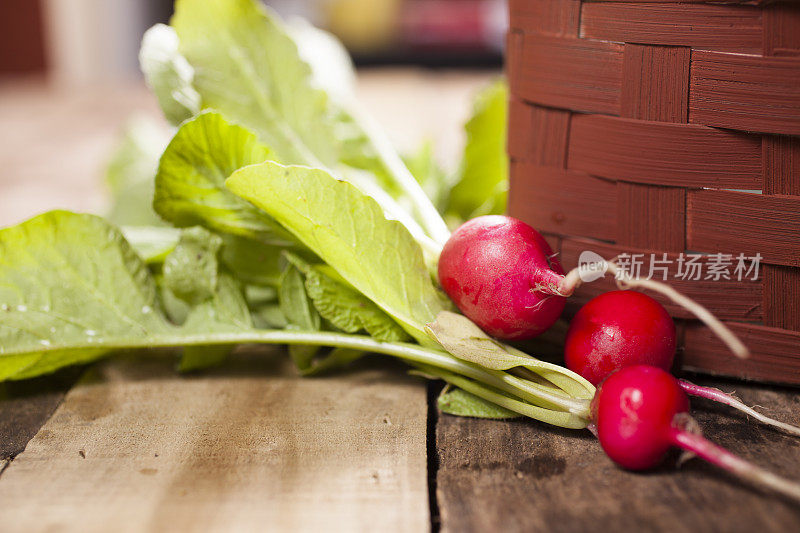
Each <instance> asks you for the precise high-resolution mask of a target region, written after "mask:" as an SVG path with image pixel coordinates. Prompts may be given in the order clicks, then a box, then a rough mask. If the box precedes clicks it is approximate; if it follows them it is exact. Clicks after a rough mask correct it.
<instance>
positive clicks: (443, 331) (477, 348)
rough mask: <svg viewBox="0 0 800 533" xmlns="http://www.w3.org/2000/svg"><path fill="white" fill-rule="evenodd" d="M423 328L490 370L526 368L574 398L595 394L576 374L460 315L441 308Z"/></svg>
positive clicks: (453, 350)
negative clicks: (507, 342)
mask: <svg viewBox="0 0 800 533" xmlns="http://www.w3.org/2000/svg"><path fill="white" fill-rule="evenodd" d="M425 330H426V331H427V332H428V334H429V335H430V336H431V338H433V339H435V340H436V342H438V343H439V344H440V345H441V346H442V347H443V348H444V349H445V350H447V351H448V352H449V353H450V354H452V355H454V356H455V357H458V358H459V359H463V360H464V361H469V362H471V363H475V364H477V365H480V366H482V367H484V368H488V369H491V370H509V369H511V368H516V367H522V368H527V369H529V370H531V371H533V372H535V373H536V374H538V375H540V376H541V377H543V378H544V379H546V380H548V381H550V382H551V383H553V384H554V385H556V386H557V387H559V388H561V389H562V390H564V391H565V392H567V393H568V394H570V395H571V396H573V397H574V398H585V399H591V398H593V397H594V392H595V388H594V386H593V385H592V384H591V383H589V382H588V381H586V380H585V379H583V378H582V377H581V376H579V375H578V374H576V373H574V372H572V371H571V370H567V369H566V368H563V367H560V366H558V365H554V364H552V363H547V362H544V361H540V360H538V359H536V358H534V357H531V356H529V355H527V354H525V353H522V352H520V351H519V350H516V349H514V348H512V347H510V346H506V345H504V344H501V343H500V342H498V341H496V340H495V339H493V338H491V337H490V336H489V335H487V334H486V333H484V332H483V330H482V329H481V328H479V327H478V326H477V325H476V324H475V323H474V322H472V321H471V320H470V319H469V318H467V317H465V316H463V315H459V314H457V313H452V312H449V311H442V312H441V313H439V315H438V316H437V317H436V320H435V321H433V322H431V323H429V324H428V325H427V326H426V328H425Z"/></svg>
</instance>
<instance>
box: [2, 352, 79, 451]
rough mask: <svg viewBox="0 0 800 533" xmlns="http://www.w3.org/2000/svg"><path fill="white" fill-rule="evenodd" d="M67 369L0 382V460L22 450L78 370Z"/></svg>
mask: <svg viewBox="0 0 800 533" xmlns="http://www.w3.org/2000/svg"><path fill="white" fill-rule="evenodd" d="M81 371H82V370H81V369H80V368H77V369H75V368H71V369H67V370H64V371H62V372H59V373H57V374H54V375H51V376H44V377H41V378H36V379H29V380H25V381H11V382H6V383H0V460H5V459H13V458H14V457H16V456H17V455H19V454H20V453H22V452H23V450H25V446H27V444H28V441H30V440H31V439H32V438H33V436H34V435H36V432H37V431H39V429H40V428H41V427H42V425H43V424H44V423H45V422H46V421H47V419H48V418H50V415H52V414H53V412H54V411H55V410H56V407H58V405H59V404H60V403H61V400H63V399H64V395H65V394H66V392H67V390H69V388H70V387H71V386H72V385H73V384H74V383H75V381H76V380H77V378H78V376H79V375H80V373H81Z"/></svg>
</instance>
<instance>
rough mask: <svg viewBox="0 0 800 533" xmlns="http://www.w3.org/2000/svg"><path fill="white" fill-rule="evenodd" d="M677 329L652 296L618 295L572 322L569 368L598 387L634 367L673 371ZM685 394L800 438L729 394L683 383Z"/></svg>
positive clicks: (601, 299) (596, 302)
mask: <svg viewBox="0 0 800 533" xmlns="http://www.w3.org/2000/svg"><path fill="white" fill-rule="evenodd" d="M675 344H676V339H675V323H674V322H673V321H672V317H670V316H669V313H667V310H666V309H664V307H663V306H662V305H661V304H659V303H658V302H657V301H655V300H654V299H653V298H651V297H649V296H647V295H646V294H643V293H640V292H635V291H612V292H607V293H604V294H601V295H600V296H597V297H595V298H593V299H592V300H590V301H589V303H587V304H586V305H584V306H583V307H582V308H581V309H580V311H578V313H577V314H576V315H575V317H574V318H573V319H572V323H571V324H570V327H569V330H568V331H567V337H566V342H565V344H564V362H565V363H566V366H567V368H569V369H570V370H572V371H573V372H576V373H577V374H580V375H581V376H582V377H584V378H586V379H587V380H588V381H590V382H591V383H592V385H597V384H598V383H600V382H601V381H603V380H604V379H605V378H606V376H608V375H609V374H611V373H612V372H614V371H615V370H619V369H621V368H625V367H628V366H634V365H650V366H654V367H657V368H660V369H662V370H669V369H670V368H672V361H673V358H674V355H675ZM679 383H680V386H681V388H682V389H683V391H684V392H685V393H687V394H690V395H692V396H699V397H702V398H706V399H709V400H712V401H715V402H719V403H724V404H725V405H729V406H731V407H734V408H736V409H738V410H740V411H742V412H744V413H746V414H748V415H750V416H752V417H754V418H756V419H757V420H759V421H760V422H762V423H764V424H768V425H771V426H775V427H778V428H781V429H783V430H784V431H787V432H789V433H793V434H795V435H800V428H797V427H795V426H792V425H790V424H786V423H783V422H779V421H777V420H773V419H772V418H769V417H766V416H764V415H763V414H761V413H759V412H758V411H755V410H754V409H752V408H751V407H748V406H747V405H745V404H744V403H742V402H741V401H739V400H737V399H736V398H734V397H733V396H731V395H729V394H725V393H724V392H722V391H720V390H718V389H713V388H710V387H702V386H700V385H695V384H693V383H690V382H688V381H684V380H680V382H679Z"/></svg>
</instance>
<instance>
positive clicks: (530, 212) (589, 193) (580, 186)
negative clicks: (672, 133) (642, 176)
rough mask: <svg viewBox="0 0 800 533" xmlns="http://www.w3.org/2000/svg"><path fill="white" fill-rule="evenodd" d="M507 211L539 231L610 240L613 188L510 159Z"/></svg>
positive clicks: (613, 234)
mask: <svg viewBox="0 0 800 533" xmlns="http://www.w3.org/2000/svg"><path fill="white" fill-rule="evenodd" d="M510 170H511V188H512V190H513V191H514V194H512V195H511V196H510V197H509V205H508V213H509V214H510V215H511V216H513V217H517V218H519V219H521V220H524V221H525V222H527V223H528V224H530V225H531V226H533V227H534V228H536V229H538V230H539V231H544V232H550V233H558V234H560V235H588V236H590V237H594V238H597V239H604V240H614V239H615V237H616V233H617V221H616V217H615V213H616V209H617V188H616V185H615V184H614V183H613V182H610V181H606V180H602V179H599V178H593V177H591V176H589V175H587V174H584V173H581V172H571V171H566V170H561V169H556V168H551V167H541V166H537V165H533V164H530V163H527V162H516V161H512V162H511V169H510Z"/></svg>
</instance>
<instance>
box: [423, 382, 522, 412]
mask: <svg viewBox="0 0 800 533" xmlns="http://www.w3.org/2000/svg"><path fill="white" fill-rule="evenodd" d="M436 405H438V406H439V410H440V411H442V412H443V413H447V414H449V415H456V416H469V417H473V418H517V417H519V416H521V415H520V414H519V413H515V412H514V411H509V410H508V409H505V408H503V407H500V406H499V405H496V404H493V403H492V402H490V401H488V400H484V399H483V398H479V397H478V396H475V395H474V394H470V393H469V392H467V391H464V390H461V389H458V388H454V389H450V390H447V389H445V390H443V391H442V393H441V394H440V395H439V398H438V399H437V400H436Z"/></svg>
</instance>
